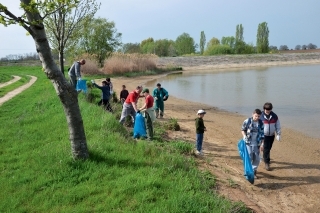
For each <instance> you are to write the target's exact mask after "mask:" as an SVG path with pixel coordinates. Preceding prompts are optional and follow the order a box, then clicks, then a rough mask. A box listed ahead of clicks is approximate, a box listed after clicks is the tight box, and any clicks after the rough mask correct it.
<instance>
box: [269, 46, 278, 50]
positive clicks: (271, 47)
mask: <svg viewBox="0 0 320 213" xmlns="http://www.w3.org/2000/svg"><path fill="white" fill-rule="evenodd" d="M269 50H278V47H277V46H269Z"/></svg>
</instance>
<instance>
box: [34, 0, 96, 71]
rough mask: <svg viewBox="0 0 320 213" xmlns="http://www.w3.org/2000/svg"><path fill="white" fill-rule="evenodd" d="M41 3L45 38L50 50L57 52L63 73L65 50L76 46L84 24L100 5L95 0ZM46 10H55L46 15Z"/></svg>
mask: <svg viewBox="0 0 320 213" xmlns="http://www.w3.org/2000/svg"><path fill="white" fill-rule="evenodd" d="M43 2H44V3H43V4H44V6H43V7H40V8H39V9H40V12H41V14H42V17H46V18H45V19H44V20H43V23H44V26H45V27H46V33H47V37H48V40H49V43H50V46H51V48H52V49H57V51H58V52H59V62H60V70H61V72H62V73H64V58H65V56H64V53H65V50H69V51H72V49H73V47H75V46H76V43H77V42H78V39H79V37H80V36H81V35H82V31H83V30H84V27H83V26H84V25H85V22H86V21H87V20H90V19H92V18H93V16H94V14H95V13H96V12H97V10H98V9H99V8H100V4H98V3H96V1H95V0H68V1H57V0H46V1H43ZM66 2H68V4H66ZM48 8H56V10H53V11H51V13H48V12H47V10H48Z"/></svg>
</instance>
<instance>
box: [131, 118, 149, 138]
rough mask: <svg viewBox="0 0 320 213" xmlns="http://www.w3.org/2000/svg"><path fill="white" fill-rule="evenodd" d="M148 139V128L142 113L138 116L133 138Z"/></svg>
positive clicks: (135, 121) (135, 120)
mask: <svg viewBox="0 0 320 213" xmlns="http://www.w3.org/2000/svg"><path fill="white" fill-rule="evenodd" d="M141 137H145V138H146V137H147V132H146V126H145V123H144V117H143V116H142V114H141V113H137V114H136V118H135V119H134V127H133V138H141Z"/></svg>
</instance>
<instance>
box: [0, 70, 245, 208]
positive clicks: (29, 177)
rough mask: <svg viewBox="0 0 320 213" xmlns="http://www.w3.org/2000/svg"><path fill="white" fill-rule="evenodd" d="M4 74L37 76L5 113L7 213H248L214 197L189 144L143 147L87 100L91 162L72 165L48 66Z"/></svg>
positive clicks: (2, 195)
mask: <svg viewBox="0 0 320 213" xmlns="http://www.w3.org/2000/svg"><path fill="white" fill-rule="evenodd" d="M0 73H3V74H6V75H8V74H14V75H20V76H23V75H34V76H37V77H38V80H37V81H36V83H35V84H34V85H33V86H32V87H30V88H29V89H27V90H26V91H24V92H23V93H22V94H19V95H18V96H17V97H15V98H13V99H12V100H10V101H9V102H6V103H4V104H3V105H2V106H1V107H0V123H1V128H0V168H1V175H0V187H1V192H0V200H1V203H0V212H247V210H246V209H245V208H244V207H243V206H242V204H240V203H232V202H230V201H228V200H226V199H224V198H222V197H220V196H218V195H217V194H215V193H214V191H213V189H214V187H215V178H214V177H213V176H212V175H211V174H210V173H209V172H207V171H202V172H201V171H199V170H198V169H197V166H196V162H195V160H194V158H193V157H192V155H190V152H189V150H190V147H189V145H187V144H186V143H184V142H182V141H170V142H168V141H163V140H160V138H159V137H158V138H159V139H158V141H154V142H152V143H150V142H146V141H138V142H136V141H134V140H133V139H132V138H131V137H130V136H129V134H128V132H127V130H126V129H125V128H124V127H123V126H120V125H119V123H118V120H117V119H116V118H115V116H114V115H113V114H110V113H106V112H105V111H103V110H102V109H101V108H100V107H98V106H96V105H94V104H90V103H88V102H86V101H85V97H84V96H83V95H80V100H79V103H80V107H81V113H82V117H83V120H84V126H85V130H86V136H87V141H88V147H89V151H90V159H89V160H87V161H84V162H83V161H74V160H72V157H71V150H70V142H69V140H68V137H69V134H68V129H67V123H66V119H65V116H64V112H63V109H62V106H61V103H60V101H59V99H58V97H57V95H56V93H55V91H54V89H53V86H52V84H51V82H50V81H49V80H48V79H47V78H46V76H45V75H44V74H43V72H42V71H41V68H40V67H1V70H0ZM3 124H4V125H3ZM156 128H157V129H156V132H157V133H158V134H160V133H163V132H164V130H163V129H161V128H162V126H161V125H156Z"/></svg>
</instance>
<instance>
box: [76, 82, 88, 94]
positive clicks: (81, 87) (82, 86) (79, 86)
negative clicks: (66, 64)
mask: <svg viewBox="0 0 320 213" xmlns="http://www.w3.org/2000/svg"><path fill="white" fill-rule="evenodd" d="M76 90H77V91H79V90H82V91H83V92H84V93H87V80H83V79H81V80H78V81H77V86H76Z"/></svg>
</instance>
